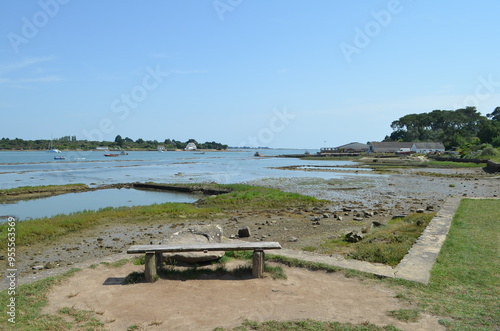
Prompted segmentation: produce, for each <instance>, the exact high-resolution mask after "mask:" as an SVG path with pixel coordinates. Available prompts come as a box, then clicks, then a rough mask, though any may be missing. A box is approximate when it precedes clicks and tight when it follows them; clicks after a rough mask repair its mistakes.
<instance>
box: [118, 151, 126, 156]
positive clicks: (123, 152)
mask: <svg viewBox="0 0 500 331" xmlns="http://www.w3.org/2000/svg"><path fill="white" fill-rule="evenodd" d="M120 155H128V153H127V152H125V151H122V152H121V153H120Z"/></svg>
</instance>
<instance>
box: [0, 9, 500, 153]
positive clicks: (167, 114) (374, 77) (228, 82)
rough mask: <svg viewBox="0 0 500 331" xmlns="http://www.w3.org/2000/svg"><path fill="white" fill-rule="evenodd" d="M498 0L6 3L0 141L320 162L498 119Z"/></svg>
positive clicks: (0, 19) (1, 20) (1, 15)
mask: <svg viewBox="0 0 500 331" xmlns="http://www.w3.org/2000/svg"><path fill="white" fill-rule="evenodd" d="M499 13H500V1H498V0H484V1H480V2H477V1H430V0H413V1H411V0H383V1H378V0H373V1H351V0H342V1H341V0H315V1H308V0H272V1H271V0H175V1H174V0H162V1H160V0H151V1H130V0H109V1H96V0H85V1H84V0H38V1H31V0H22V1H20V0H3V1H1V3H0V111H1V121H0V137H7V138H11V139H13V138H16V137H18V138H23V139H50V137H51V136H52V137H54V138H55V137H61V136H66V135H69V136H74V135H76V136H77V138H78V139H88V140H114V138H115V137H116V135H121V136H122V137H123V138H125V137H130V138H132V139H134V140H136V139H138V138H142V139H145V140H158V141H163V140H164V139H166V138H171V139H177V140H181V141H186V140H187V139H190V138H194V139H196V140H197V141H200V142H205V141H217V142H221V143H225V144H228V145H230V146H241V145H247V146H270V147H287V148H320V147H323V146H325V145H326V146H329V147H330V146H332V147H333V146H338V145H342V144H345V143H348V142H353V141H359V142H363V143H365V142H367V141H379V140H382V139H383V138H384V137H385V136H386V135H388V134H390V133H391V132H392V130H391V128H390V124H391V122H392V121H393V120H396V119H398V118H399V117H401V116H404V115H406V114H409V113H422V112H428V111H432V110H434V109H446V110H451V109H457V108H461V107H464V106H476V107H477V108H478V110H479V111H480V112H481V113H482V114H486V113H491V112H492V111H493V109H494V108H495V107H496V106H500V28H499V27H498V14H499Z"/></svg>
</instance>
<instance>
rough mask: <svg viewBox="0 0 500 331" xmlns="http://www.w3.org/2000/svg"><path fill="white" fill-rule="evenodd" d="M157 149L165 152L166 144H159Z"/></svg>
mask: <svg viewBox="0 0 500 331" xmlns="http://www.w3.org/2000/svg"><path fill="white" fill-rule="evenodd" d="M156 149H157V150H158V151H160V152H163V151H165V146H164V145H158V146H156Z"/></svg>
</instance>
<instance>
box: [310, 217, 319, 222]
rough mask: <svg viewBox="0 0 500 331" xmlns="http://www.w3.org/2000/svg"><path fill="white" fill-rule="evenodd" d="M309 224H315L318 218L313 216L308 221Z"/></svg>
mask: <svg viewBox="0 0 500 331" xmlns="http://www.w3.org/2000/svg"><path fill="white" fill-rule="evenodd" d="M309 220H310V221H311V222H316V221H319V217H318V216H313V217H311V218H310V219H309Z"/></svg>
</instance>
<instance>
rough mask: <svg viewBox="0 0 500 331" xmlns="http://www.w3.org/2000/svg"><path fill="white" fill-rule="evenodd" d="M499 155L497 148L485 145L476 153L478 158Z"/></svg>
mask: <svg viewBox="0 0 500 331" xmlns="http://www.w3.org/2000/svg"><path fill="white" fill-rule="evenodd" d="M498 155H500V153H499V152H498V150H497V149H496V148H494V147H491V146H490V147H486V148H485V149H483V151H482V152H481V153H480V154H479V155H478V156H479V157H480V158H488V157H492V156H498Z"/></svg>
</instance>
